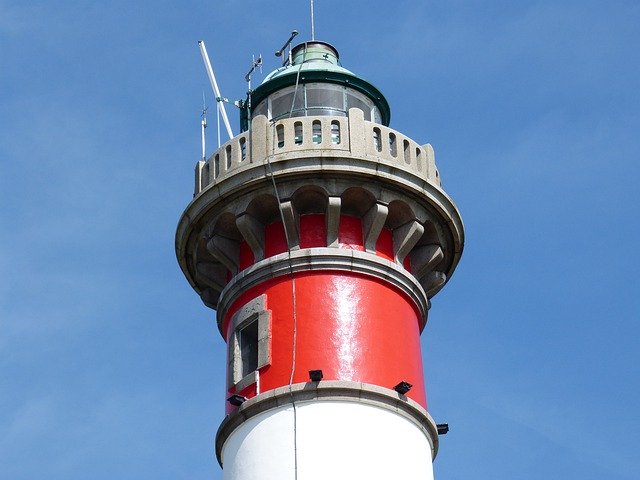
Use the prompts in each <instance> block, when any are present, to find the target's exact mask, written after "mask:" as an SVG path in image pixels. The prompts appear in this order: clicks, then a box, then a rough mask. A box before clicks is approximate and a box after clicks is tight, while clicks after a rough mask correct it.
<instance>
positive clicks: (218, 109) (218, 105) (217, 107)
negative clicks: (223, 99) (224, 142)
mask: <svg viewBox="0 0 640 480" xmlns="http://www.w3.org/2000/svg"><path fill="white" fill-rule="evenodd" d="M220 105H222V104H221V103H220V102H216V115H217V117H218V148H220ZM223 106H224V105H223Z"/></svg>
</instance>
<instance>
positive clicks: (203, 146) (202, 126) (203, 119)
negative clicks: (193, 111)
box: [200, 90, 208, 162]
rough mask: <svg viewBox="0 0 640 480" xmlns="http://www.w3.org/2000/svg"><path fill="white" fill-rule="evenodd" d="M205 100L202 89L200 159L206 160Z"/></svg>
mask: <svg viewBox="0 0 640 480" xmlns="http://www.w3.org/2000/svg"><path fill="white" fill-rule="evenodd" d="M207 109H208V107H207V101H206V99H205V97H204V90H203V91H202V121H201V122H200V130H201V133H202V161H203V162H206V161H207V150H206V144H205V136H204V131H205V129H206V128H207Z"/></svg>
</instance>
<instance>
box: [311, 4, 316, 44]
mask: <svg viewBox="0 0 640 480" xmlns="http://www.w3.org/2000/svg"><path fill="white" fill-rule="evenodd" d="M315 39H316V22H315V20H314V18H313V0H311V41H315Z"/></svg>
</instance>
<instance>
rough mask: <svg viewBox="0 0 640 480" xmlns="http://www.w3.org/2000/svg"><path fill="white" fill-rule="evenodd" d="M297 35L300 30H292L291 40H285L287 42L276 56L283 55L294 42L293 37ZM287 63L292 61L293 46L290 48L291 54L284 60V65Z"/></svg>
mask: <svg viewBox="0 0 640 480" xmlns="http://www.w3.org/2000/svg"><path fill="white" fill-rule="evenodd" d="M296 35H298V31H297V30H294V31H293V32H291V36H290V37H289V40H287V41H286V42H285V44H284V45H283V46H282V48H281V49H280V50H278V51H277V52H276V57H281V56H282V54H283V53H284V51H285V50H286V49H287V47H290V45H291V42H293V39H294V38H296ZM287 63H291V48H289V55H288V57H287V60H285V61H284V62H282V65H283V66H284V65H286V64H287Z"/></svg>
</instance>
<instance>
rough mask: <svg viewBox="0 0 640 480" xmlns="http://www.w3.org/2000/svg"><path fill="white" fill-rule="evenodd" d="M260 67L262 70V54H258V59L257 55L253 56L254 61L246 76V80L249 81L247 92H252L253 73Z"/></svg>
mask: <svg viewBox="0 0 640 480" xmlns="http://www.w3.org/2000/svg"><path fill="white" fill-rule="evenodd" d="M258 67H260V71H262V55H258V60H256V57H255V55H254V56H253V63H252V64H251V69H250V70H249V71H248V72H247V74H246V75H245V76H244V79H245V81H246V82H247V92H248V93H251V75H252V74H253V72H255V71H256V68H258Z"/></svg>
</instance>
